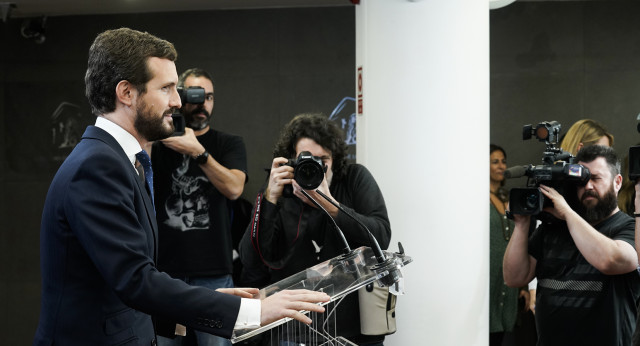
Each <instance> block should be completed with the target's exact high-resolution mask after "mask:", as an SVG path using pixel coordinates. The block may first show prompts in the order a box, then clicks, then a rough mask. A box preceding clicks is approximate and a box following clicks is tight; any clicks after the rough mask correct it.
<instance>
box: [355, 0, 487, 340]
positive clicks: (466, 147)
mask: <svg viewBox="0 0 640 346" xmlns="http://www.w3.org/2000/svg"><path fill="white" fill-rule="evenodd" d="M356 49H357V52H356V68H360V67H361V68H362V74H361V77H362V83H361V84H360V85H361V90H357V91H358V92H359V91H361V96H362V98H361V99H362V114H359V112H358V111H359V110H357V113H358V117H357V136H358V138H357V160H358V162H360V163H362V164H364V165H365V166H367V167H368V168H369V169H370V170H371V171H372V173H373V175H374V176H375V178H376V180H377V181H378V183H379V184H380V186H381V189H382V192H383V194H384V196H385V201H386V204H387V207H388V210H389V217H390V220H391V228H392V231H393V237H392V244H391V247H390V249H391V250H393V251H396V250H397V242H398V241H400V242H402V244H403V245H404V248H405V250H406V253H407V255H409V256H411V257H412V258H413V263H411V264H409V265H408V266H407V267H405V269H404V275H405V284H406V292H407V294H406V295H405V296H402V297H400V298H399V299H398V304H397V310H396V314H397V325H398V331H397V332H396V333H395V334H394V335H391V336H389V337H387V341H386V342H385V345H388V346H394V345H398V346H400V345H437V346H442V345H455V346H459V345H465V346H466V345H487V344H488V328H489V322H488V320H489V312H488V311H489V309H488V306H489V282H488V276H489V207H488V204H489V203H488V202H489V201H488V195H489V177H488V162H489V160H488V159H489V155H488V154H489V148H488V145H489V6H488V3H487V1H486V0H484V1H482V0H422V1H419V0H417V1H408V0H363V1H361V4H360V5H357V6H356ZM356 75H357V76H358V73H356ZM356 86H357V89H358V83H356ZM358 92H357V94H358Z"/></svg>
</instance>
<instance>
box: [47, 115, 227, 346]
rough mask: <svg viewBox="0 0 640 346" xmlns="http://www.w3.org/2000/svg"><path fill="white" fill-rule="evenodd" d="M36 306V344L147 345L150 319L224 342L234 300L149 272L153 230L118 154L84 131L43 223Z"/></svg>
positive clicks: (93, 131) (134, 179) (56, 182)
mask: <svg viewBox="0 0 640 346" xmlns="http://www.w3.org/2000/svg"><path fill="white" fill-rule="evenodd" d="M40 232H41V234H40V264H41V271H42V305H41V312H40V323H39V325H38V329H37V331H36V336H35V340H34V345H53V344H55V345H83V346H86V345H151V344H153V343H154V342H155V330H154V325H153V322H152V319H151V316H150V315H154V316H159V317H161V318H165V319H169V320H172V321H176V322H178V323H181V324H184V325H187V326H191V327H193V328H196V329H199V330H202V331H205V332H209V333H212V334H216V335H219V336H222V337H226V338H229V337H230V336H231V333H232V330H233V326H234V324H235V321H236V318H237V315H238V310H239V308H240V298H239V297H236V296H231V295H227V294H223V293H218V292H215V291H212V290H209V289H206V288H202V287H192V286H189V285H187V284H185V283H184V282H182V281H180V280H175V279H172V278H171V277H170V276H169V275H167V274H165V273H163V272H160V271H158V270H157V269H156V266H155V263H156V258H155V256H156V253H157V225H156V221H155V214H154V212H153V207H152V205H151V199H150V197H149V195H148V193H147V191H146V189H145V186H144V182H143V181H142V180H141V179H140V178H139V176H138V175H137V174H136V171H135V169H134V168H133V165H132V164H131V162H130V161H129V159H128V158H127V156H126V154H125V153H124V150H123V149H122V147H121V146H120V145H119V144H118V142H116V140H115V139H114V138H113V137H112V136H111V135H109V134H108V133H107V132H106V131H104V130H102V129H100V128H97V127H94V126H89V127H88V128H87V130H86V131H85V133H84V135H83V137H82V140H81V141H80V143H78V145H77V146H76V148H75V149H74V150H73V152H72V153H71V154H70V155H69V157H68V158H67V159H66V160H65V162H64V163H63V164H62V166H61V167H60V169H59V170H58V173H57V174H56V176H55V177H54V179H53V182H52V183H51V186H50V188H49V192H48V194H47V199H46V202H45V206H44V211H43V214H42V225H41V231H40Z"/></svg>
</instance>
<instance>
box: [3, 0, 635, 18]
mask: <svg viewBox="0 0 640 346" xmlns="http://www.w3.org/2000/svg"><path fill="white" fill-rule="evenodd" d="M360 1H367V0H0V17H1V19H2V20H3V21H5V22H6V20H7V19H8V18H27V17H42V16H48V17H49V16H70V15H71V16H72V15H88V14H117V13H148V12H175V11H196V10H225V9H249V8H278V7H322V6H352V5H353V2H360ZM408 1H420V0H408ZM429 1H431V0H429ZM489 1H506V2H508V3H511V2H512V1H514V0H489ZM517 1H590V0H517ZM591 1H628V0H591Z"/></svg>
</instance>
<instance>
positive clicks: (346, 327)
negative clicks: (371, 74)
mask: <svg viewBox="0 0 640 346" xmlns="http://www.w3.org/2000/svg"><path fill="white" fill-rule="evenodd" d="M305 152H306V153H305ZM309 155H312V156H313V157H310V156H309ZM345 155H346V144H345V142H344V134H343V132H342V130H341V129H340V128H339V127H338V125H336V124H335V123H334V122H332V121H330V120H329V119H327V118H326V117H325V116H323V115H321V114H302V115H298V116H296V117H295V118H293V119H292V120H291V121H290V122H289V123H288V124H287V125H286V126H285V127H284V129H283V131H282V133H281V135H280V139H279V140H278V142H277V144H276V147H275V149H274V159H273V161H272V165H271V170H270V173H269V177H268V182H267V183H266V186H265V187H264V188H263V189H262V191H260V192H259V193H258V196H257V199H256V202H255V207H254V210H253V213H252V215H254V217H253V218H252V220H251V223H250V224H249V227H248V229H247V232H246V233H245V235H244V237H243V238H242V240H241V242H240V257H241V259H242V264H243V266H244V268H245V270H255V269H256V268H265V269H267V270H268V272H269V275H270V277H269V280H270V282H272V283H273V282H277V281H279V280H281V279H283V278H286V277H288V276H290V275H292V274H295V273H298V272H300V271H302V270H305V269H307V268H309V267H311V266H314V265H316V264H318V263H321V262H323V261H326V260H328V259H331V258H333V257H336V256H338V255H341V254H343V250H344V248H345V246H344V243H343V242H342V241H341V239H340V236H339V235H338V234H337V232H336V230H335V229H334V228H333V227H332V225H333V224H332V222H331V220H329V218H328V216H327V215H326V214H325V213H324V212H323V211H322V210H320V209H318V208H317V207H316V206H315V204H314V203H313V202H312V201H310V200H309V199H308V198H307V197H306V196H305V195H304V194H303V193H302V192H301V189H302V187H301V186H300V185H306V182H307V180H309V181H311V180H314V179H313V178H314V177H315V176H316V175H317V174H318V170H316V169H314V168H313V167H322V166H324V170H325V171H326V174H324V173H323V172H322V168H321V169H320V170H319V178H320V179H321V182H320V185H319V186H318V187H317V188H310V189H307V190H305V191H306V192H307V193H308V194H309V195H310V196H311V197H312V198H313V199H314V200H316V201H317V203H319V204H320V205H321V206H322V207H324V208H325V209H326V210H327V211H328V213H329V214H330V215H331V217H332V218H334V219H335V222H336V223H337V224H338V226H339V227H340V228H341V229H342V230H343V232H344V235H345V237H346V239H347V242H348V243H349V245H350V246H351V248H353V249H355V248H357V247H360V246H372V245H371V241H370V240H369V237H368V234H367V232H366V230H364V229H363V228H362V227H361V226H360V225H359V224H358V223H356V222H355V221H354V220H352V219H351V218H349V217H348V216H346V215H344V213H342V212H341V211H339V210H338V208H336V207H335V206H334V205H332V204H331V203H329V202H327V201H326V200H325V199H324V198H323V197H322V196H321V195H319V194H318V193H317V192H316V190H318V191H321V192H322V193H324V194H325V195H326V196H327V197H328V198H331V199H332V200H333V201H335V202H337V203H339V204H340V205H341V206H342V207H344V208H345V209H347V210H348V211H349V212H350V213H351V214H352V215H353V216H354V217H355V218H357V219H358V220H359V221H361V222H362V223H364V224H365V225H366V226H367V227H368V228H369V230H370V231H371V233H372V234H373V236H374V237H375V238H376V239H377V240H378V242H379V244H380V247H381V248H382V249H386V248H387V247H388V246H389V241H390V238H391V229H390V225H389V218H388V216H387V208H386V206H385V203H384V198H383V197H382V192H381V191H380V189H379V187H378V184H377V183H376V181H375V180H374V178H373V176H372V175H371V173H370V172H369V171H368V170H367V169H366V168H365V167H364V166H362V165H359V164H349V165H347V163H346V156H345ZM296 175H301V176H302V178H303V179H299V178H295V179H294V176H296ZM307 178H309V179H307ZM300 182H302V183H301V184H299V183H300ZM311 185H315V184H311ZM289 188H291V191H290V192H287V190H289ZM359 315H360V313H359V305H358V294H349V295H347V296H345V298H344V300H342V302H341V303H340V304H339V305H338V307H337V315H336V318H337V322H338V325H337V333H336V334H337V335H340V336H343V337H346V338H347V339H349V340H351V341H352V342H355V343H357V344H359V345H382V342H383V341H384V335H362V334H361V332H360V318H359ZM301 342H304V340H302V341H301Z"/></svg>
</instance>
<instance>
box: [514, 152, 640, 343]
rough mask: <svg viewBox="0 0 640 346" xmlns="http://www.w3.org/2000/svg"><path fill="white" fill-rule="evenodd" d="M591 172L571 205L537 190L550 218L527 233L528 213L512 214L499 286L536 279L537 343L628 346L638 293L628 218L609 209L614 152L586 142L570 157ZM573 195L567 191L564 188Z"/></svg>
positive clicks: (618, 179)
mask: <svg viewBox="0 0 640 346" xmlns="http://www.w3.org/2000/svg"><path fill="white" fill-rule="evenodd" d="M576 159H577V161H578V163H579V164H581V165H583V166H584V167H586V168H588V169H589V171H590V173H591V175H590V179H589V180H588V181H587V182H586V184H585V185H584V186H577V187H576V189H577V196H576V197H577V202H576V204H575V205H570V204H569V203H568V202H567V199H565V197H567V198H569V197H572V196H562V195H561V194H560V193H558V191H557V190H556V189H554V188H552V187H550V186H548V185H545V184H540V186H539V190H540V191H541V193H542V194H543V195H544V197H545V198H547V199H549V200H550V201H551V203H552V206H548V207H545V208H544V212H546V213H549V214H550V215H552V216H553V217H555V218H556V220H555V221H552V220H548V219H547V221H546V222H543V223H542V224H541V225H540V226H539V227H538V228H537V229H536V230H535V231H534V232H533V234H531V236H529V230H530V226H531V225H532V222H531V221H532V218H531V216H530V215H518V214H514V215H513V216H514V221H515V229H514V232H513V236H512V238H511V240H510V242H509V244H508V246H507V250H506V252H505V256H504V279H505V282H506V283H507V285H509V286H512V287H519V286H523V285H526V284H527V283H528V282H529V281H530V280H531V279H532V278H533V277H534V276H535V277H537V278H538V290H537V303H536V315H535V316H536V325H537V328H538V338H539V339H538V345H542V346H548V345H629V344H630V343H631V337H632V333H633V331H634V329H635V321H636V311H637V309H636V301H637V299H638V298H639V297H640V277H638V274H637V273H636V271H635V269H636V266H637V263H638V258H637V255H636V251H635V249H634V244H635V243H634V221H633V219H632V218H631V217H629V216H628V215H626V214H624V213H622V212H621V211H620V210H619V209H618V206H617V193H618V191H619V190H620V186H621V183H622V176H621V175H620V164H619V162H618V158H617V156H616V154H615V151H614V150H613V149H611V148H609V147H605V146H600V145H593V146H589V147H585V148H583V149H581V150H580V151H579V152H578V154H577V157H576ZM572 193H573V192H572Z"/></svg>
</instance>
